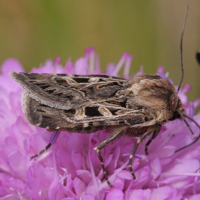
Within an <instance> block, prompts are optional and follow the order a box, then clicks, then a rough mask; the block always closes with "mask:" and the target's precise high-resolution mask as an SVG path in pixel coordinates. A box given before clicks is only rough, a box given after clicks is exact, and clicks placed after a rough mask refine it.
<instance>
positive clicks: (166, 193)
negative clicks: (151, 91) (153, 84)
mask: <svg viewBox="0 0 200 200" xmlns="http://www.w3.org/2000/svg"><path fill="white" fill-rule="evenodd" d="M131 60H132V57H131V56H130V55H129V54H128V53H124V54H123V55H122V58H121V60H120V61H119V63H118V64H117V65H115V64H113V63H111V64H109V65H108V67H107V74H109V75H117V74H118V72H119V70H120V69H121V68H122V66H123V65H124V66H125V69H124V76H125V77H126V78H128V77H129V69H130V64H131ZM59 62H60V58H57V59H55V60H54V62H52V61H51V60H47V61H46V62H45V64H44V65H41V66H40V67H39V68H33V69H32V71H31V72H34V73H43V72H45V73H68V74H88V73H89V74H102V72H101V71H100V65H99V59H98V56H96V55H95V51H94V49H93V48H89V49H87V50H86V52H85V56H84V57H82V58H80V59H78V60H77V61H76V62H75V64H73V63H72V62H71V60H70V59H68V61H67V63H66V65H65V66H64V67H62V66H61V65H60V64H59ZM10 71H16V72H19V71H24V69H23V67H22V66H21V64H20V63H19V62H18V61H17V60H15V59H8V60H6V61H5V62H4V63H3V64H2V66H1V72H2V74H1V75H0V82H1V85H0V118H1V120H0V132H1V134H0V152H1V156H0V172H1V173H0V199H37V200H40V199H41V200H44V199H45V200H46V199H50V200H57V199H63V200H77V199H82V200H102V199H106V200H122V199H125V200H129V199H137V200H140V199H142V200H157V199H158V200H164V199H165V200H179V199H186V198H187V199H190V200H196V199H200V189H199V188H200V187H199V186H200V180H199V176H200V175H199V168H200V167H199V162H200V156H199V155H200V145H199V142H197V143H195V144H194V145H192V146H191V147H188V148H186V149H184V150H182V151H180V152H178V153H175V151H176V150H177V149H178V148H181V147H183V146H185V145H187V144H189V143H191V142H192V141H193V140H194V139H195V137H197V136H198V134H199V129H198V127H197V126H196V125H195V124H194V123H193V122H191V121H188V123H189V124H190V126H191V128H192V130H193V131H194V133H195V135H194V136H193V135H192V134H191V133H190V131H189V129H188V128H187V126H186V125H185V123H184V122H183V121H181V120H175V121H171V122H168V123H166V124H165V125H164V126H163V127H162V130H161V132H160V134H159V135H158V137H157V138H156V139H155V140H154V141H153V142H152V144H151V145H150V146H149V155H148V156H146V155H145V151H144V149H145V142H143V143H141V144H140V145H139V148H138V149H137V155H136V156H135V157H134V159H133V164H132V166H133V169H134V172H135V174H136V180H133V178H132V176H131V174H130V172H129V169H128V164H127V163H128V159H129V156H127V155H129V154H130V152H131V151H132V150H133V146H134V143H135V139H134V138H130V137H127V136H125V137H123V138H119V139H116V140H114V141H113V143H112V144H111V143H110V144H108V145H107V146H106V147H105V148H104V149H103V150H102V156H103V159H104V162H105V163H104V164H105V166H106V170H107V173H108V176H109V180H110V181H111V183H112V184H113V186H114V187H115V188H114V189H111V188H110V187H109V186H108V185H107V183H106V182H105V180H104V179H103V170H102V169H101V165H100V161H99V159H98V156H97V153H96V151H94V147H95V146H97V145H98V144H99V143H100V142H102V141H103V140H104V139H105V138H108V134H109V132H108V131H106V130H102V131H98V132H96V133H91V134H78V133H67V132H64V131H63V132H61V133H60V135H59V137H58V139H57V141H56V142H55V144H54V145H52V147H51V148H50V149H49V150H48V151H46V152H45V153H43V154H42V155H41V156H39V157H38V158H37V159H33V160H30V157H31V156H33V155H34V154H36V153H38V152H39V151H40V150H41V149H43V148H44V147H45V146H46V145H47V143H48V142H49V139H50V137H51V136H52V133H50V132H48V131H46V130H45V129H42V128H38V127H34V126H32V125H30V124H29V123H28V122H27V120H26V118H25V116H24V114H23V112H22V108H21V94H22V89H21V87H20V85H19V84H17V83H16V82H15V81H13V80H12V78H11V77H10V76H9V72H10ZM163 71H164V68H162V67H160V68H159V70H158V74H159V75H161V76H162V77H163V78H166V77H167V76H168V75H164V74H163ZM140 74H143V68H141V71H140V72H138V73H137V75H140ZM189 89H190V88H189V86H188V85H186V86H185V88H183V89H182V90H181V91H180V93H179V96H180V98H181V100H182V102H183V103H184V104H185V107H186V111H187V114H188V115H189V116H190V117H193V118H194V120H196V121H197V123H198V124H200V114H197V115H196V116H194V111H195V108H196V107H197V106H198V105H199V104H200V100H199V99H198V100H196V101H195V102H188V101H187V96H186V92H187V91H188V90H189ZM147 140H148V139H147Z"/></svg>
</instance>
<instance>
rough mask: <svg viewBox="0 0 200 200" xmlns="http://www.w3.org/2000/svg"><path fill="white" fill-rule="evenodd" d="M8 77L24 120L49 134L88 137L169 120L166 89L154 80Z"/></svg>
mask: <svg viewBox="0 0 200 200" xmlns="http://www.w3.org/2000/svg"><path fill="white" fill-rule="evenodd" d="M11 75H12V77H13V78H14V79H15V80H16V81H17V82H18V83H20V84H21V86H22V87H23V89H24V94H23V110H24V113H25V115H26V117H27V119H28V121H29V122H30V123H31V124H33V125H35V126H39V127H43V128H46V129H48V130H50V131H53V130H67V131H71V132H82V133H83V132H88V133H89V132H94V131H97V130H100V129H104V128H105V127H110V126H122V125H123V126H127V127H131V128H135V129H138V128H141V127H145V126H146V127H147V126H151V125H154V124H155V123H157V122H158V123H160V122H162V121H164V120H165V119H167V118H168V116H165V111H167V109H169V108H168V104H166V102H167V101H169V99H168V97H169V98H171V92H170V89H166V86H167V87H171V85H170V83H169V81H166V80H164V79H162V78H161V77H159V76H150V75H145V76H140V77H136V78H134V79H131V80H125V79H122V78H118V77H110V76H106V75H85V76H84V75H66V74H28V73H15V72H13V73H12V74H11ZM152 85H154V87H152ZM163 85H164V86H163ZM161 86H162V87H161ZM163 91H164V92H163ZM163 96H166V97H165V98H163ZM149 99H151V101H150V100H149ZM152 101H154V104H152ZM165 101H166V102H165ZM152 105H153V106H154V107H153V106H152ZM155 119H158V121H156V120H155Z"/></svg>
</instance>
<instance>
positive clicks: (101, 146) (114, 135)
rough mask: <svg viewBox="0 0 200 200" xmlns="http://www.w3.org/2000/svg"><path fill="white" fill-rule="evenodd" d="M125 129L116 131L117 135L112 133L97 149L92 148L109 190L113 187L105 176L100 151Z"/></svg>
mask: <svg viewBox="0 0 200 200" xmlns="http://www.w3.org/2000/svg"><path fill="white" fill-rule="evenodd" d="M125 129H126V127H125V128H124V127H123V128H122V130H118V132H117V133H114V134H112V136H111V137H109V138H108V139H106V140H104V141H103V142H102V143H101V144H99V145H98V146H97V147H95V148H94V150H95V151H97V155H98V158H99V160H100V162H101V167H102V169H103V173H104V178H105V180H106V182H107V183H108V185H109V186H110V187H111V188H114V187H113V185H112V184H111V183H110V181H109V180H108V176H107V173H106V169H105V166H104V163H103V158H102V156H101V149H102V148H103V147H105V146H106V145H107V144H108V143H110V142H111V141H113V140H114V139H116V138H117V137H119V136H120V134H121V133H122V132H123V131H124V130H125Z"/></svg>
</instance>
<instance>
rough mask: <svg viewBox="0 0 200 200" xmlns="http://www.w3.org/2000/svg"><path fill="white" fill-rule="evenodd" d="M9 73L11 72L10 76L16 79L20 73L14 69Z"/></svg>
mask: <svg viewBox="0 0 200 200" xmlns="http://www.w3.org/2000/svg"><path fill="white" fill-rule="evenodd" d="M9 74H10V76H11V77H12V78H13V79H14V80H15V79H16V76H17V74H18V73H17V72H13V71H12V72H10V73H9Z"/></svg>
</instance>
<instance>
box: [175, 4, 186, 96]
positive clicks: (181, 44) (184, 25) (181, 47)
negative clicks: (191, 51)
mask: <svg viewBox="0 0 200 200" xmlns="http://www.w3.org/2000/svg"><path fill="white" fill-rule="evenodd" d="M188 12H189V5H188V6H187V11H186V15H185V21H184V24H183V30H182V33H181V43H180V53H181V71H182V75H181V82H180V84H179V86H178V90H177V93H178V92H179V90H180V88H181V85H182V83H183V77H184V66H183V36H184V32H185V27H186V23H187V18H188Z"/></svg>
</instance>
